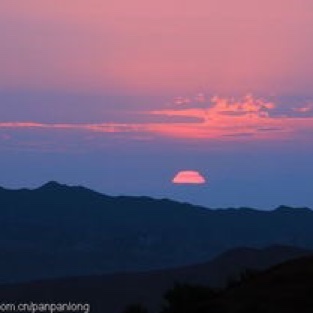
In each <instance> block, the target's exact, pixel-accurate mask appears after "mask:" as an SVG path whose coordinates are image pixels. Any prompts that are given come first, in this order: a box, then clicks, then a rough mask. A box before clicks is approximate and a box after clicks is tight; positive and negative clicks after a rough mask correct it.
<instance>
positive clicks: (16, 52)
mask: <svg viewBox="0 0 313 313" xmlns="http://www.w3.org/2000/svg"><path fill="white" fill-rule="evenodd" d="M312 29H313V2H312V1H311V0H302V1H301V0H297V1H295V0H284V1H283V0H271V1H270V0H263V1H256V0H255V1H251V0H238V1H232V0H195V1H185V2H181V1H178V0H166V1H165V0H160V1H158V2H157V3H156V2H149V1H143V0H133V1H110V0H108V1H100V0H91V1H83V0H75V1H74V0H73V1H72V0H67V1H61V0H54V1H52V0H45V1H41V0H28V1H11V0H2V1H1V3H0V40H1V42H2V45H1V58H0V69H1V71H0V157H1V163H0V170H1V175H0V185H2V186H4V187H9V188H18V187H37V186H39V185H41V184H43V183H45V182H46V181H48V180H57V181H59V182H61V183H67V184H73V185H85V186H86V187H90V188H93V189H96V190H98V191H101V192H104V193H108V194H114V195H116V194H127V195H150V196H155V197H168V198H174V199H179V200H183V201H190V202H193V203H199V204H204V205H207V206H209V207H227V206H255V207H259V208H273V207H275V206H277V205H279V204H287V205H297V206H312V207H313V197H312V178H313V163H312V160H311V159H312V155H313V153H312V152H313V145H312V143H313V88H312V81H313V58H312V55H313V40H312V38H313V37H312V35H313V33H312ZM184 170H194V171H199V172H200V173H201V174H202V175H203V176H205V178H206V180H207V183H206V184H201V185H175V184H172V183H171V180H172V178H173V177H174V176H175V174H176V173H177V172H179V171H184Z"/></svg>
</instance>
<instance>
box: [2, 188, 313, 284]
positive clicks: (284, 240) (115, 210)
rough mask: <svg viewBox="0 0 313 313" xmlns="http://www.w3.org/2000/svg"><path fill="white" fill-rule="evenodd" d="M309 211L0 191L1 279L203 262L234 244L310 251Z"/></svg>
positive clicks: (79, 192) (78, 191) (72, 191)
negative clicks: (219, 206)
mask: <svg viewBox="0 0 313 313" xmlns="http://www.w3.org/2000/svg"><path fill="white" fill-rule="evenodd" d="M312 226H313V212H312V211H311V210H310V209H308V208H289V207H285V206H281V207H279V208H277V209H276V210H273V211H257V210H253V209H250V208H240V209H223V210H210V209H207V208H203V207H199V206H193V205H190V204H187V203H178V202H175V201H171V200H167V199H163V200H155V199H151V198H148V197H111V196H106V195H102V194H100V193H97V192H94V191H92V190H89V189H87V188H84V187H70V186H66V185H62V184H59V183H57V182H49V183H47V184H45V185H43V186H42V187H40V188H38V189H34V190H29V189H20V190H7V189H4V188H0V282H17V281H28V280H34V279H44V278H57V277H69V276H81V275H95V274H103V273H112V272H117V271H139V270H151V269H158V268H159V269H161V268H168V267H177V266H183V265H188V264H194V263H199V262H205V261H207V260H210V259H212V258H213V257H215V256H217V255H218V254H220V253H222V252H224V251H226V250H229V249H233V248H236V247H256V248H257V247H266V246H269V245H273V244H274V245H291V246H298V247H302V248H306V249H312V248H313V227H312Z"/></svg>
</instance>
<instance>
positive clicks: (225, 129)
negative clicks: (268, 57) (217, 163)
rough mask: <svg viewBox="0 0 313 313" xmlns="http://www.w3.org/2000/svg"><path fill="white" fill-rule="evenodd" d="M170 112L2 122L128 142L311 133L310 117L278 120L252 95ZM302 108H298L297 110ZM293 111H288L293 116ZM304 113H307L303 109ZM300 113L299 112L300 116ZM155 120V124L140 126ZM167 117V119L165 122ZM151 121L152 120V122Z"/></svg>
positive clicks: (283, 136)
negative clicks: (134, 117)
mask: <svg viewBox="0 0 313 313" xmlns="http://www.w3.org/2000/svg"><path fill="white" fill-rule="evenodd" d="M172 105H173V108H170V109H163V110H152V111H147V112H141V114H140V121H137V122H136V121H135V122H132V123H115V122H110V123H38V122H29V121H28V122H2V123H0V128H2V129H38V130H40V129H46V130H52V131H53V130H64V131H85V132H93V133H100V134H101V133H103V134H104V133H106V134H110V135H112V136H114V135H119V136H124V137H127V138H129V139H135V138H149V140H153V138H155V137H161V138H172V139H185V140H224V141H225V140H279V139H281V140H285V139H290V138H294V137H297V136H301V135H302V134H309V133H311V132H312V131H313V117H310V116H305V115H301V116H292V115H289V116H288V115H286V114H285V115H284V116H277V115H275V114H273V112H274V110H275V109H276V104H275V103H273V102H271V101H266V100H263V99H261V98H256V97H254V96H252V95H246V96H244V97H242V98H240V99H234V98H221V97H217V96H214V97H212V98H211V101H210V103H208V104H206V107H203V108H197V107H191V106H192V105H193V103H189V104H188V106H189V107H186V106H185V105H182V106H181V105H179V106H177V105H175V104H172ZM300 108H301V107H300ZM292 111H293V110H291V112H292ZM302 111H303V113H306V112H307V110H304V109H303V108H302ZM302 111H301V112H302ZM142 113H145V114H146V116H147V117H149V118H147V119H148V120H151V117H152V116H158V117H159V121H158V122H151V121H150V122H147V121H145V122H143V121H142ZM168 117H170V119H168ZM152 120H153V119H152Z"/></svg>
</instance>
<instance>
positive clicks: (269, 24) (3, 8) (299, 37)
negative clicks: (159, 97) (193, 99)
mask: <svg viewBox="0 0 313 313" xmlns="http://www.w3.org/2000/svg"><path fill="white" fill-rule="evenodd" d="M0 17H1V29H2V30H1V35H0V38H1V39H2V42H5V44H3V45H2V58H1V61H0V62H1V63H0V66H1V73H0V85H1V86H2V88H26V89H27V88H32V89H36V88H40V89H61V90H87V91H95V90H96V91H97V92H101V90H103V89H107V88H118V89H123V90H127V91H128V92H136V93H147V92H161V93H162V92H165V91H166V92H171V93H172V94H173V96H174V95H176V94H177V93H178V92H179V93H181V92H182V91H185V92H186V93H188V92H195V91H198V90H206V91H210V92H212V93H224V94H227V95H229V96H231V95H233V94H237V95H238V94H243V93H246V92H262V93H265V94H273V93H275V94H276V93H285V94H293V93H311V77H312V74H313V66H312V65H313V62H312V57H311V56H312V54H313V44H312V40H311V34H312V33H311V29H312V28H313V3H312V1H310V0H302V1H301V0H297V1H296V0H263V1H251V0H238V1H230V0H228V1H225V0H224V1H221V0H219V1H217V0H214V1H209V0H206V1H205V0H196V1H188V2H184V3H183V4H182V2H181V1H178V0H169V1H168V0H167V1H165V0H160V1H158V2H155V3H154V2H151V1H149V2H148V1H143V0H134V1H130V2H127V1H100V0H99V1H96V0H91V1H88V2H87V1H80V0H75V1H72V0H67V1H51V0H48V1H41V0H28V1H27V2H26V1H10V0H3V1H1V4H0Z"/></svg>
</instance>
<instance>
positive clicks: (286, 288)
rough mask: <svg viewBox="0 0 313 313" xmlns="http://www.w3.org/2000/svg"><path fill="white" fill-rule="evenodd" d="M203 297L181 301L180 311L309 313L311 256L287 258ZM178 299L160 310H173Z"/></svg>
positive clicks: (173, 312)
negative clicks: (231, 286) (235, 283)
mask: <svg viewBox="0 0 313 313" xmlns="http://www.w3.org/2000/svg"><path fill="white" fill-rule="evenodd" d="M209 298H210V297H207V299H206V300H203V299H202V300H201V301H194V302H193V303H191V302H190V301H189V303H188V301H187V302H186V303H183V302H184V301H182V302H181V304H182V305H183V307H184V310H183V311H180V312H181V313H182V312H183V313H251V312H254V313H298V312H299V313H311V312H312V311H313V257H312V256H310V257H303V258H300V259H297V260H293V261H289V262H286V263H283V264H280V265H278V266H275V267H273V268H271V269H269V270H268V271H266V272H263V273H259V274H257V275H256V276H254V277H252V278H250V279H247V280H246V281H243V282H242V283H241V284H239V285H237V286H235V287H233V288H229V289H227V290H224V291H222V292H220V293H217V294H216V295H215V296H212V297H211V299H209ZM178 307H180V304H179V301H178V302H176V303H175V305H174V306H169V307H168V309H167V310H164V311H163V312H162V313H177V312H178V311H177V308H178Z"/></svg>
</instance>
